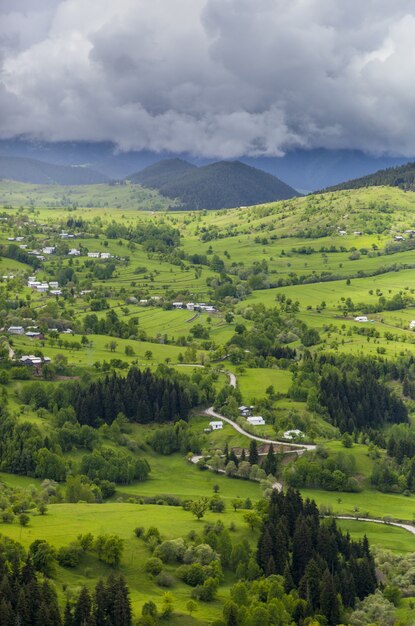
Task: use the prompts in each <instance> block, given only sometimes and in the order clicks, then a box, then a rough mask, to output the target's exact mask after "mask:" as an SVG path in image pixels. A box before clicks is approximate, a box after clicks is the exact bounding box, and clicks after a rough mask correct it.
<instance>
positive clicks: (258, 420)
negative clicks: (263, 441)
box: [246, 415, 265, 426]
mask: <svg viewBox="0 0 415 626" xmlns="http://www.w3.org/2000/svg"><path fill="white" fill-rule="evenodd" d="M246 421H247V422H248V424H251V426H263V425H264V424H265V420H264V418H263V417H262V416H261V415H251V417H247V418H246Z"/></svg>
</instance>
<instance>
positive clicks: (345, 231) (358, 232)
mask: <svg viewBox="0 0 415 626" xmlns="http://www.w3.org/2000/svg"><path fill="white" fill-rule="evenodd" d="M339 235H341V236H342V237H344V235H347V230H339ZM353 235H356V237H360V236H361V235H363V232H362V231H361V230H355V231H354V232H353Z"/></svg>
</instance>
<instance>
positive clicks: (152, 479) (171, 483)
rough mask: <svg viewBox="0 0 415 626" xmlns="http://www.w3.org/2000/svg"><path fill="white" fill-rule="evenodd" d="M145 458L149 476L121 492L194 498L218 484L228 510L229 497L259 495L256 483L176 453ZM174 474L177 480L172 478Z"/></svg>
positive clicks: (210, 493) (211, 490) (256, 496)
mask: <svg viewBox="0 0 415 626" xmlns="http://www.w3.org/2000/svg"><path fill="white" fill-rule="evenodd" d="M229 428H231V427H230V426H229ZM246 441H247V439H246V438H245V442H246ZM245 445H247V444H246V443H245ZM147 459H148V461H149V463H150V465H151V473H150V475H149V479H148V480H146V481H145V482H140V483H134V484H132V485H128V486H125V487H124V486H123V487H120V488H119V491H120V492H122V493H123V494H128V495H138V496H154V495H162V494H170V495H174V496H178V497H181V498H184V499H186V498H190V499H197V498H198V497H200V496H209V497H210V496H212V495H213V486H214V485H218V486H219V495H220V496H221V498H223V499H224V500H225V502H226V505H227V507H228V508H229V509H230V508H231V504H230V503H231V500H232V499H234V498H239V497H241V498H244V499H245V498H248V497H249V498H251V499H252V500H253V501H255V500H258V498H260V497H261V487H260V485H259V484H258V483H255V482H251V481H245V480H238V479H236V478H228V477H227V476H224V475H223V474H215V473H214V472H210V471H201V470H199V469H198V468H197V467H196V466H195V465H194V464H192V463H189V462H188V461H187V460H186V459H185V458H183V456H181V455H179V454H174V455H170V456H160V455H152V456H148V457H147ZM173 476H174V477H176V480H172V477H173Z"/></svg>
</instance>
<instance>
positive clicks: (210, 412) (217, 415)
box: [205, 406, 316, 453]
mask: <svg viewBox="0 0 415 626" xmlns="http://www.w3.org/2000/svg"><path fill="white" fill-rule="evenodd" d="M205 413H206V415H209V416H210V417H214V418H215V419H220V420H224V421H225V422H228V424H230V425H231V426H232V428H234V429H235V430H236V431H238V433H240V434H241V435H245V437H248V438H249V439H255V441H260V442H261V443H272V444H275V445H277V446H290V448H293V449H294V450H298V451H299V452H300V451H301V452H304V451H305V450H315V449H316V446H315V445H314V444H307V443H288V442H287V441H279V440H278V439H266V438H265V437H257V435H251V433H248V432H247V431H246V430H244V429H243V428H242V426H239V424H237V423H236V422H234V421H233V420H231V419H229V417H225V416H224V415H221V414H220V413H216V411H215V410H214V408H213V406H210V407H209V408H208V409H206V411H205ZM301 452H300V453H301Z"/></svg>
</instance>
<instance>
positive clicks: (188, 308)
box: [186, 302, 195, 311]
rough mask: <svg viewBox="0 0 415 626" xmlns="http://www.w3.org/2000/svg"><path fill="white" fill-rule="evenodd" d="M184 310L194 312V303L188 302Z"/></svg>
mask: <svg viewBox="0 0 415 626" xmlns="http://www.w3.org/2000/svg"><path fill="white" fill-rule="evenodd" d="M186 309H187V310H188V311H194V310H195V303H194V302H188V303H187V304H186Z"/></svg>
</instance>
